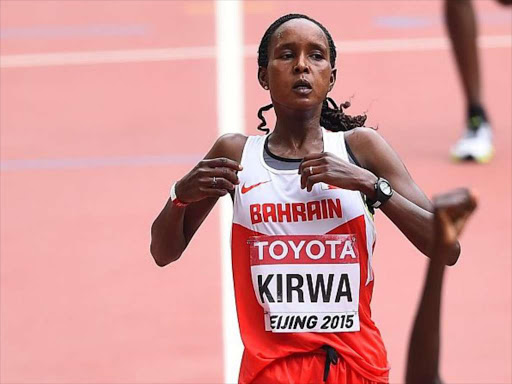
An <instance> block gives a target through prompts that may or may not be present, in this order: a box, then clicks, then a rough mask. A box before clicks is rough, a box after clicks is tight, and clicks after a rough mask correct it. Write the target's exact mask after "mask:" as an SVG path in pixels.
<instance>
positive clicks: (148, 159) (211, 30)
mask: <svg viewBox="0 0 512 384" xmlns="http://www.w3.org/2000/svg"><path fill="white" fill-rule="evenodd" d="M1 8H2V9H1V12H0V22H1V29H2V39H1V55H2V61H3V59H4V58H5V57H8V56H10V55H18V54H28V53H30V54H33V53H52V52H68V51H72V52H77V51H78V52H82V51H103V50H131V49H146V50H147V49H155V48H167V47H204V46H206V47H213V46H214V44H215V25H214V14H213V11H214V6H213V3H212V2H208V1H204V2H202V1H198V2H196V1H188V2H179V1H173V2H170V1H169V2H162V1H158V2H146V1H145V2H137V1H126V2H124V1H103V2H101V3H100V2H90V1H82V2H79V1H76V2H56V1H53V2H52V1H32V2H29V1H24V2H17V1H2V3H1ZM477 8H478V11H479V15H480V17H481V24H480V25H481V33H482V34H483V35H489V36H494V35H509V36H510V35H511V33H512V30H511V22H510V10H504V9H502V8H501V7H498V6H497V5H495V4H494V3H493V2H487V3H483V2H481V3H478V4H477ZM244 11H245V12H244V23H245V37H244V38H245V43H246V44H248V45H255V44H258V42H259V39H260V37H261V35H262V34H263V32H264V30H265V29H266V27H267V26H268V25H269V24H270V22H271V21H273V20H274V19H275V18H277V17H278V16H279V15H281V14H283V13H286V12H291V11H294V12H303V13H308V14H310V15H311V16H313V17H315V18H318V19H319V20H320V21H321V22H323V23H324V24H325V25H326V26H327V27H328V28H329V30H330V31H331V33H332V35H333V36H334V37H335V40H338V41H339V40H367V39H395V38H409V39H411V38H423V37H425V38H441V37H444V36H445V34H444V31H443V27H442V24H441V19H440V14H441V3H440V2H421V3H420V2H405V1H392V2H389V1H386V2H383V1H365V2H356V1H344V2H332V1H325V2H321V1H317V2H314V3H313V2H306V1H304V2H299V3H292V2H248V3H246V4H245V10H244ZM481 53H482V66H483V82H484V96H485V100H486V102H487V105H488V108H489V112H490V115H491V117H492V123H493V126H494V129H495V135H496V152H497V154H496V157H495V159H494V160H493V162H492V163H490V164H488V165H473V164H453V163H451V162H450V160H449V157H448V148H449V146H450V145H451V143H453V142H454V141H455V140H456V138H457V137H458V136H459V134H460V133H461V130H462V127H463V119H462V117H463V116H462V112H463V102H462V98H461V94H460V87H459V84H458V81H457V77H456V73H455V69H454V65H453V62H452V59H451V56H450V51H449V50H446V49H435V50H425V51H411V52H388V53H376V52H365V53H357V54H356V53H346V54H344V52H343V51H341V52H340V53H339V55H340V56H339V62H338V68H339V73H338V75H339V76H338V84H337V86H336V88H335V90H334V92H333V96H334V98H335V99H337V100H338V101H341V100H344V99H348V98H350V97H352V96H353V95H355V96H354V98H353V99H352V102H353V107H352V108H353V112H354V113H357V112H362V111H365V110H368V115H369V125H374V126H375V125H378V126H379V131H380V133H381V134H382V135H383V136H384V137H385V138H386V139H387V140H388V141H389V142H390V143H391V144H392V146H393V147H394V148H395V149H396V151H397V152H398V153H399V154H400V156H401V157H402V159H403V160H404V162H405V163H406V165H407V167H408V169H409V171H410V172H411V174H412V175H413V177H414V178H415V180H416V181H417V182H418V184H419V185H420V186H421V187H422V188H423V189H424V190H425V191H426V192H427V193H428V194H429V195H431V194H433V193H436V192H441V191H445V190H447V189H450V188H452V187H457V186H469V187H472V188H474V189H475V190H476V191H477V192H478V194H479V195H480V203H481V204H480V208H479V210H478V212H477V213H476V214H475V217H474V218H473V220H472V222H471V224H470V226H469V228H468V230H467V232H466V233H465V234H464V236H463V238H462V246H463V254H462V257H461V259H460V261H459V263H458V265H457V266H456V267H454V268H451V269H450V270H449V272H448V279H447V282H446V285H445V292H444V306H443V324H442V329H443V344H442V360H441V361H442V365H441V368H442V374H443V377H444V378H445V380H446V382H449V383H482V384H484V383H486V384H488V383H510V382H511V380H512V373H511V364H510V361H511V357H512V356H511V330H510V324H511V299H512V298H511V227H512V225H511V199H510V196H511V195H512V180H511V171H512V170H511V164H512V162H511V128H512V118H511V114H510V105H512V91H511V83H512V73H511V69H510V68H512V65H511V64H512V63H511V62H512V57H511V48H510V45H509V46H508V47H502V48H493V49H484V50H482V51H481ZM215 66H216V62H215V58H214V57H207V58H202V59H197V58H196V59H194V58H191V59H182V60H168V61H160V62H158V61H157V62H144V61H142V62H127V63H111V64H91V65H62V66H39V67H12V68H2V69H1V72H0V85H1V88H0V108H1V114H0V124H1V148H0V149H1V160H2V171H1V174H0V177H1V180H0V181H1V190H0V192H1V211H0V215H1V228H0V230H1V232H0V234H1V242H0V252H1V259H0V278H1V280H0V284H1V285H0V287H1V289H0V305H1V308H0V327H1V328H0V336H1V338H0V348H1V350H0V352H1V354H0V367H1V369H0V381H1V382H2V383H14V382H23V383H40V382H52V383H70V382H73V383H80V382H88V383H128V382H130V383H149V382H154V383H157V382H161V383H164V382H165V383H219V382H221V381H222V378H223V372H222V367H223V361H222V314H221V301H220V295H221V281H220V252H219V251H218V248H219V231H218V220H219V216H218V212H217V211H216V210H215V211H214V212H213V213H212V214H211V215H210V217H209V218H208V219H207V221H206V222H205V224H204V225H203V227H202V228H201V229H200V231H199V232H198V234H197V235H196V238H195V239H194V241H193V242H192V244H191V246H190V248H189V249H188V250H187V251H186V253H185V255H184V256H183V258H182V259H181V260H180V261H179V262H178V263H176V264H174V265H172V266H170V267H167V268H164V269H160V268H158V267H157V266H156V265H155V264H154V262H153V261H152V259H151V256H150V255H149V250H148V246H149V228H150V225H151V222H152V220H153V219H154V217H155V215H156V214H157V213H158V211H159V210H160V209H161V207H162V205H163V203H164V201H165V200H166V198H167V196H168V189H169V186H170V184H171V183H172V181H173V180H176V179H177V178H179V177H181V176H182V175H183V174H184V173H185V172H187V171H188V170H189V169H190V168H191V167H192V166H193V165H194V164H195V161H196V160H197V159H198V158H199V157H200V156H202V154H204V153H205V152H206V151H207V150H208V148H209V146H210V145H211V144H212V143H213V141H214V140H215V138H216V136H217V126H216V123H215V122H216V92H215V88H216V77H215V76H216V67H215ZM245 71H246V82H245V92H246V103H245V108H246V116H247V120H246V132H247V133H250V134H254V133H256V129H255V127H256V125H257V119H256V111H257V109H258V108H259V107H260V106H261V105H263V104H265V103H267V101H268V98H267V97H268V96H267V94H266V93H265V92H264V91H263V90H261V89H260V88H259V86H258V84H257V82H256V61H255V56H250V57H248V58H247V59H246V63H245ZM376 220H377V229H378V242H377V248H376V257H375V265H374V267H375V275H376V283H375V294H374V300H373V313H374V318H375V321H376V323H377V325H378V326H379V328H380V329H381V331H382V334H383V337H384V341H385V343H386V345H387V348H388V352H389V360H390V363H391V366H392V371H391V381H392V382H394V383H397V382H401V381H402V380H403V372H404V362H405V356H406V348H407V339H408V335H409V330H410V327H411V323H412V320H413V315H414V311H415V306H416V303H417V300H418V297H419V290H420V288H421V284H422V280H423V272H424V266H425V258H424V257H423V256H422V255H420V254H419V253H418V252H417V251H416V250H415V249H414V248H413V247H412V246H411V245H410V244H409V243H408V241H407V240H406V239H405V238H404V237H403V236H402V235H401V234H400V233H399V232H398V231H397V230H396V229H395V228H394V226H393V225H392V224H391V223H390V222H389V221H388V220H387V219H386V218H384V217H383V216H382V215H378V216H377V219H376Z"/></svg>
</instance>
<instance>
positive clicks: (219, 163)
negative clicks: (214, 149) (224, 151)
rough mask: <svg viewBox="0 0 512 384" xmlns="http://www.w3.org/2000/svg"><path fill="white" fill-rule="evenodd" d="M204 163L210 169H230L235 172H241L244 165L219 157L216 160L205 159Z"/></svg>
mask: <svg viewBox="0 0 512 384" xmlns="http://www.w3.org/2000/svg"><path fill="white" fill-rule="evenodd" d="M203 163H204V164H205V165H207V166H209V167H210V168H215V167H228V168H231V169H234V170H235V171H241V170H242V169H243V167H242V165H241V164H240V163H238V162H237V161H234V160H231V159H228V158H226V157H218V158H215V159H205V160H203Z"/></svg>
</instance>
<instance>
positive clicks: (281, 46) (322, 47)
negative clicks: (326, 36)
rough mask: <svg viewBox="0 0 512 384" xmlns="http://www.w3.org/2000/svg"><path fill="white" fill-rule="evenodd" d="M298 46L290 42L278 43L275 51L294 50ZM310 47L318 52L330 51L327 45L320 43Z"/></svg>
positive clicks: (310, 44) (311, 44)
mask: <svg viewBox="0 0 512 384" xmlns="http://www.w3.org/2000/svg"><path fill="white" fill-rule="evenodd" d="M296 45H297V43H295V42H289V43H284V44H279V43H278V44H277V45H276V46H275V48H274V49H275V50H278V49H287V48H294V47H295V46H296ZM308 47H310V48H313V49H318V50H320V51H324V52H327V51H328V50H329V49H328V48H327V47H326V46H325V45H321V44H318V43H308Z"/></svg>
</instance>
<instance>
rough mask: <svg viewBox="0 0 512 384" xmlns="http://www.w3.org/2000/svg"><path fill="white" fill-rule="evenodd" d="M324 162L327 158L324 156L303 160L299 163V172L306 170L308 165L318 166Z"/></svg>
mask: <svg viewBox="0 0 512 384" xmlns="http://www.w3.org/2000/svg"><path fill="white" fill-rule="evenodd" d="M323 164H325V159H324V158H323V157H322V158H319V159H311V160H302V162H301V163H300V165H299V174H302V172H304V170H305V169H307V168H308V167H317V166H319V165H323Z"/></svg>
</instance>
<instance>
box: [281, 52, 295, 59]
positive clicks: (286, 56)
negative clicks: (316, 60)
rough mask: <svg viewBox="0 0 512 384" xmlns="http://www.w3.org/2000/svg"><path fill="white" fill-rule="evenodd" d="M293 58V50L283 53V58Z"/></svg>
mask: <svg viewBox="0 0 512 384" xmlns="http://www.w3.org/2000/svg"><path fill="white" fill-rule="evenodd" d="M291 58H293V54H292V53H291V52H284V53H283V54H281V59H285V60H286V59H291Z"/></svg>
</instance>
